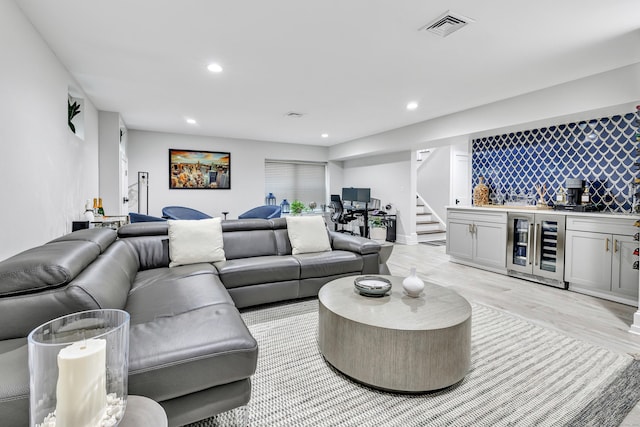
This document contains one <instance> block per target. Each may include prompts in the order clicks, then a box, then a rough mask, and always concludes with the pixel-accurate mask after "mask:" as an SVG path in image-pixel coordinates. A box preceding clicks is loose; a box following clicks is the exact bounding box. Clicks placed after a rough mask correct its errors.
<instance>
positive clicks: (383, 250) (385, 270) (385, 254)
mask: <svg viewBox="0 0 640 427" xmlns="http://www.w3.org/2000/svg"><path fill="white" fill-rule="evenodd" d="M391 252H393V243H391V242H384V243H380V252H379V253H378V255H379V257H380V259H379V260H380V274H391V273H390V272H389V267H387V261H388V260H389V257H390V256H391Z"/></svg>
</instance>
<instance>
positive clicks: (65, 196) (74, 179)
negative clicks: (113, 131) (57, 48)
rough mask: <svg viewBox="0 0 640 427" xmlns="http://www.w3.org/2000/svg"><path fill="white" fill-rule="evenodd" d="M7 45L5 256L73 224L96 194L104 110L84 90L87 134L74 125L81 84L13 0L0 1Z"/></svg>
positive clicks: (0, 138) (1, 126) (1, 46)
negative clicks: (70, 117)
mask: <svg viewBox="0 0 640 427" xmlns="http://www.w3.org/2000/svg"><path fill="white" fill-rule="evenodd" d="M0 52H2V58H3V60H2V67H1V68H0V94H2V102H1V103H0V146H1V148H2V155H0V170H2V176H3V179H2V183H1V184H0V200H2V201H3V206H2V209H0V259H5V258H7V257H9V256H11V255H14V254H16V253H18V252H21V251H23V250H25V249H28V248H31V247H33V246H36V245H39V244H42V243H45V242H47V241H49V240H51V239H53V238H56V237H59V236H61V235H63V234H65V233H67V232H70V231H71V222H72V221H73V220H78V219H80V217H81V215H82V213H83V211H84V201H85V200H86V199H88V198H93V197H97V195H98V114H97V111H96V109H95V108H94V106H93V105H92V104H91V102H90V101H88V100H87V98H86V96H85V97H84V98H85V102H84V112H83V115H84V121H85V123H84V140H81V139H80V138H78V137H77V136H75V135H74V134H73V133H72V132H71V131H70V130H69V128H68V126H67V94H68V92H69V89H70V87H71V88H74V89H75V90H74V92H75V93H77V92H80V91H78V90H77V88H78V85H77V84H76V83H75V82H74V81H73V79H72V78H71V76H70V75H69V73H68V72H67V71H66V69H65V68H64V67H63V65H62V64H61V63H60V61H58V59H57V58H56V56H55V55H54V54H53V53H52V52H51V50H50V49H49V47H48V46H47V44H46V43H45V42H44V41H43V40H42V38H41V37H40V35H39V34H38V33H37V32H36V31H35V29H34V28H33V27H32V26H31V24H30V23H29V22H28V21H27V19H26V18H25V17H24V15H23V14H22V12H21V11H20V10H19V9H18V7H17V6H16V4H15V3H14V2H12V1H0ZM80 93H81V92H80ZM82 95H84V94H82Z"/></svg>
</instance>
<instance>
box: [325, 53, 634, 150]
mask: <svg viewBox="0 0 640 427" xmlns="http://www.w3.org/2000/svg"><path fill="white" fill-rule="evenodd" d="M638 99H640V63H638V64H633V65H629V66H626V67H623V68H619V69H616V70H612V71H609V72H606V73H602V74H597V75H594V76H590V77H585V78H582V79H578V80H574V81H571V82H568V83H564V84H561V85H557V86H552V87H550V88H546V89H542V90H539V91H536V92H532V93H528V94H525V95H522V96H518V97H514V98H510V99H506V100H503V101H499V102H494V103H491V104H487V105H482V106H479V107H476V108H472V109H469V110H465V111H461V112H459V113H455V114H450V115H447V116H443V117H438V118H435V119H433V120H427V121H424V122H420V123H416V124H414V125H410V126H405V127H402V128H398V129H393V130H390V131H388V132H383V133H379V134H376V135H371V136H368V137H364V138H360V139H356V140H353V141H349V142H345V143H343V144H338V145H334V146H332V147H330V150H329V158H330V159H331V160H346V159H349V158H353V157H357V156H371V155H375V154H381V153H388V152H395V151H400V150H405V149H406V150H415V149H418V148H424V147H425V146H426V147H433V146H435V145H434V144H433V142H440V141H441V140H443V141H442V143H448V142H447V141H446V140H447V138H452V137H455V136H460V135H472V136H474V137H476V136H479V135H494V134H496V132H498V133H501V132H508V131H515V130H523V129H531V128H534V127H540V126H544V125H547V126H549V125H554V124H561V123H568V122H570V121H573V120H585V119H590V118H593V117H605V116H608V115H614V114H626V113H629V112H632V111H634V109H635V105H637V103H638ZM438 145H440V144H438Z"/></svg>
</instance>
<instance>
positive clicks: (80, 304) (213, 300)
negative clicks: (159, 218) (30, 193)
mask: <svg viewBox="0 0 640 427" xmlns="http://www.w3.org/2000/svg"><path fill="white" fill-rule="evenodd" d="M167 230H168V225H167V223H159V222H158V223H135V224H129V225H126V226H124V227H121V228H120V229H119V230H118V235H117V236H116V232H115V231H113V230H110V229H90V230H81V231H76V232H74V233H70V234H68V235H65V236H62V237H60V238H58V239H55V240H53V241H51V242H49V243H46V244H44V245H42V246H39V247H36V248H33V249H30V250H27V251H25V252H23V253H20V254H18V255H16V256H14V257H12V258H9V259H7V260H4V261H2V262H0V378H2V381H0V420H1V422H0V424H1V425H3V426H7V427H11V426H24V425H28V417H29V410H28V407H29V406H28V405H29V390H28V389H29V373H28V360H27V346H26V336H27V335H28V334H29V332H30V331H31V330H32V329H34V328H35V327H37V326H38V325H40V324H42V323H44V322H47V321H49V320H51V319H54V318H56V317H59V316H63V315H66V314H69V313H73V312H77V311H83V310H93V309H100V308H117V309H123V310H126V311H127V312H129V314H130V315H131V325H130V356H129V394H134V395H143V396H147V397H150V398H152V399H154V400H156V401H158V402H160V404H161V405H162V406H163V407H164V408H165V411H166V412H167V415H168V417H169V424H170V425H172V426H177V425H184V424H188V423H191V422H194V421H197V420H200V419H204V418H207V417H209V416H211V415H213V414H216V413H219V412H222V411H226V410H229V409H232V408H236V407H239V406H242V405H245V404H246V403H247V402H248V401H249V399H250V395H251V382H250V379H251V375H252V374H253V373H254V371H255V368H256V362H257V356H258V346H257V343H256V341H255V340H254V338H253V337H252V336H251V333H250V332H249V330H248V329H247V327H246V326H245V324H244V323H243V321H242V318H241V317H240V314H239V311H238V308H241V307H248V306H254V305H258V304H265V303H271V302H276V301H283V300H289V299H295V298H302V297H308V296H314V295H316V294H317V293H318V290H319V289H320V287H321V286H322V285H323V284H325V283H327V282H328V281H330V280H332V279H334V278H337V277H342V276H346V275H355V274H376V273H378V272H379V256H378V252H379V250H380V246H379V244H377V243H376V242H374V241H371V240H368V239H363V238H360V237H356V236H350V235H345V234H340V233H335V232H328V233H329V235H330V242H331V247H332V250H331V251H328V252H318V253H305V254H299V255H292V248H291V243H290V241H289V238H288V234H287V224H286V221H285V220H284V219H282V218H279V219H272V220H262V219H245V220H230V221H223V222H222V232H223V240H224V252H225V258H226V260H224V261H218V262H214V263H196V264H189V265H182V266H178V267H171V268H170V267H169V260H170V256H169V238H168V234H167Z"/></svg>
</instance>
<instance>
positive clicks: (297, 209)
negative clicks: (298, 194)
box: [291, 200, 304, 215]
mask: <svg viewBox="0 0 640 427" xmlns="http://www.w3.org/2000/svg"><path fill="white" fill-rule="evenodd" d="M303 210H304V203H302V202H301V201H300V200H294V201H293V202H291V213H292V214H294V215H299V214H301V213H302V211H303Z"/></svg>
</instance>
